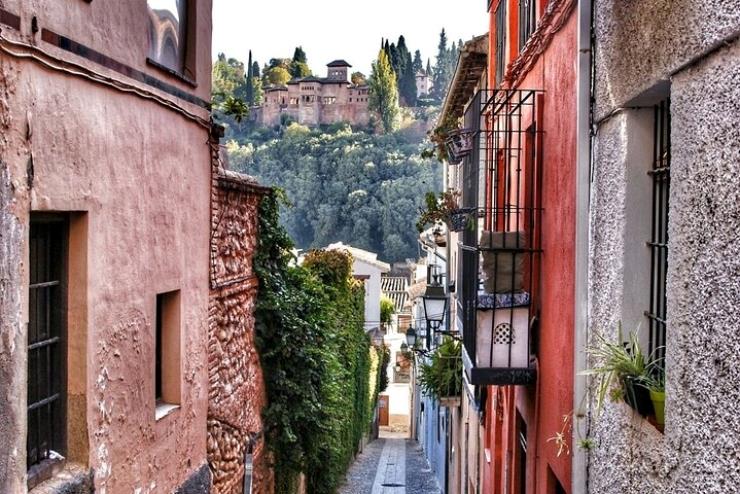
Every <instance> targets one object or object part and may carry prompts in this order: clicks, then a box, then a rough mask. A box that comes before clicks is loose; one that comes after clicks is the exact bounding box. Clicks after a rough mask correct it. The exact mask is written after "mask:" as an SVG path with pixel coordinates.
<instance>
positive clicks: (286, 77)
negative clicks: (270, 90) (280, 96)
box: [263, 67, 292, 86]
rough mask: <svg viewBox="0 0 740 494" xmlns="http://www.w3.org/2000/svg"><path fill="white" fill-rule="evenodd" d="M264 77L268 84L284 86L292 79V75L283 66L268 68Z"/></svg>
mask: <svg viewBox="0 0 740 494" xmlns="http://www.w3.org/2000/svg"><path fill="white" fill-rule="evenodd" d="M263 78H264V80H265V81H266V82H267V83H268V84H273V85H277V86H284V85H286V84H287V83H288V81H290V80H291V79H292V76H291V75H290V72H288V70H287V69H285V68H283V67H272V68H271V69H267V71H266V72H265V74H264V77H263Z"/></svg>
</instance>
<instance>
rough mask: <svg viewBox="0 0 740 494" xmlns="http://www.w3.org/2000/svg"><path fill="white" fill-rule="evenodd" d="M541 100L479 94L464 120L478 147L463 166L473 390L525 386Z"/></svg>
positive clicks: (462, 268)
mask: <svg viewBox="0 0 740 494" xmlns="http://www.w3.org/2000/svg"><path fill="white" fill-rule="evenodd" d="M542 97H543V95H542V93H541V92H539V91H531V90H526V91H525V90H493V91H484V92H480V93H479V94H478V95H476V97H475V98H474V100H473V102H472V103H471V105H470V106H469V107H468V111H467V113H466V115H465V126H466V127H467V128H472V127H473V126H475V127H476V128H477V134H476V142H477V146H476V147H475V149H473V150H472V152H471V153H470V155H469V156H468V157H466V158H465V160H464V161H463V164H462V172H463V181H462V187H463V190H462V191H461V203H462V206H463V207H469V208H475V211H476V214H474V215H473V221H472V222H469V224H468V227H467V228H466V229H465V231H464V232H463V234H462V235H461V237H462V239H461V241H460V244H459V248H460V257H459V259H460V261H459V265H458V285H459V297H458V321H459V324H461V326H462V328H461V329H462V333H463V344H464V350H465V351H464V352H463V353H464V355H463V359H464V360H465V367H466V372H467V373H468V378H469V381H470V382H471V383H472V384H527V383H529V382H532V381H533V380H534V378H535V375H534V370H533V369H532V366H531V365H530V361H531V359H530V357H531V352H532V345H531V341H532V334H531V333H532V330H533V328H534V327H536V325H535V321H536V314H537V309H538V287H539V265H540V254H541V233H540V232H541V227H540V222H541V213H542V207H541V200H540V195H541V188H542V175H541V170H542V138H541V136H542V131H541V129H540V128H539V127H538V125H539V124H540V123H541V121H542V119H541V115H540V112H541V108H542V103H541V101H542Z"/></svg>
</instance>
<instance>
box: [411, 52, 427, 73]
mask: <svg viewBox="0 0 740 494" xmlns="http://www.w3.org/2000/svg"><path fill="white" fill-rule="evenodd" d="M411 67H412V68H413V70H414V75H416V74H418V73H420V72H422V71H423V70H424V62H423V61H422V60H421V51H419V50H416V52H415V53H414V61H413V62H412V63H411Z"/></svg>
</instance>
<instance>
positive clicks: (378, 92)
mask: <svg viewBox="0 0 740 494" xmlns="http://www.w3.org/2000/svg"><path fill="white" fill-rule="evenodd" d="M368 82H369V86H370V98H369V100H370V101H369V102H368V107H369V108H370V110H372V111H376V112H377V113H378V115H379V116H380V121H381V123H382V124H383V129H384V130H385V131H386V132H391V131H393V130H394V129H395V127H396V125H397V120H398V113H399V109H398V86H397V82H396V74H395V73H394V72H393V68H392V67H391V63H390V60H389V58H388V54H387V53H386V51H385V49H383V50H380V52H379V53H378V59H377V60H376V61H375V62H374V63H373V66H372V74H371V75H370V80H369V81H368Z"/></svg>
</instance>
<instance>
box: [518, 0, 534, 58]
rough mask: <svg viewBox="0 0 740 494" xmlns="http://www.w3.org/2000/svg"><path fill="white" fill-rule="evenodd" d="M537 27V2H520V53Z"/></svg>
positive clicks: (525, 0) (532, 0) (527, 0)
mask: <svg viewBox="0 0 740 494" xmlns="http://www.w3.org/2000/svg"><path fill="white" fill-rule="evenodd" d="M536 27H537V1H536V0H519V51H522V50H523V49H524V45H525V44H527V40H528V39H529V37H530V36H532V33H533V32H534V30H535V28H536Z"/></svg>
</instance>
